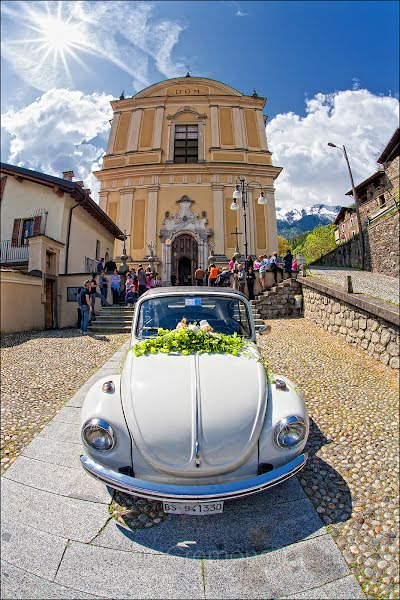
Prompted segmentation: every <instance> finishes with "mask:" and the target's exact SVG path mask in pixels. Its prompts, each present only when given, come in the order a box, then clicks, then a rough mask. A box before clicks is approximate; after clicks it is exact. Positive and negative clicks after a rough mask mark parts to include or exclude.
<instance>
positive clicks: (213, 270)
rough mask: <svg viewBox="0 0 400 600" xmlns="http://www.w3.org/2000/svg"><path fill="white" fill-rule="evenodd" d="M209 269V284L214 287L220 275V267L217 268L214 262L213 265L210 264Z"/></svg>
mask: <svg viewBox="0 0 400 600" xmlns="http://www.w3.org/2000/svg"><path fill="white" fill-rule="evenodd" d="M209 271H210V275H209V276H208V285H211V286H212V287H213V286H214V285H215V282H216V279H217V277H218V275H219V269H217V267H216V266H215V265H214V263H213V264H212V265H210V269H209Z"/></svg>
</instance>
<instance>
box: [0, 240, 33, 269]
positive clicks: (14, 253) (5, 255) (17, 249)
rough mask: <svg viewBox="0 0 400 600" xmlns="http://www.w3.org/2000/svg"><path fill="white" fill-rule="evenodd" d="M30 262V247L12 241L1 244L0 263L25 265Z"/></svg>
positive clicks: (4, 241)
mask: <svg viewBox="0 0 400 600" xmlns="http://www.w3.org/2000/svg"><path fill="white" fill-rule="evenodd" d="M27 261H28V245H27V244H13V243H12V240H3V241H1V242H0V263H1V264H8V263H10V264H11V263H18V262H19V263H24V262H27Z"/></svg>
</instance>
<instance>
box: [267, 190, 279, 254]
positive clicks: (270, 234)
mask: <svg viewBox="0 0 400 600" xmlns="http://www.w3.org/2000/svg"><path fill="white" fill-rule="evenodd" d="M265 196H266V198H267V204H266V205H265V220H266V223H265V225H266V228H267V252H268V254H272V252H278V228H277V224H276V209H275V194H274V192H267V193H266V194H265Z"/></svg>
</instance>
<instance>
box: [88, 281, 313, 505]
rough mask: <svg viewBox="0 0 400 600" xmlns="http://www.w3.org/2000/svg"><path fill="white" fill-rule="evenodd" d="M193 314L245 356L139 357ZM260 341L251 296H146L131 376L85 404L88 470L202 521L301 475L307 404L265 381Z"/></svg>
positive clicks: (228, 292)
mask: <svg viewBox="0 0 400 600" xmlns="http://www.w3.org/2000/svg"><path fill="white" fill-rule="evenodd" d="M183 317H185V319H184V321H185V326H186V323H187V324H188V325H189V326H190V324H193V323H197V324H198V323H204V322H207V326H209V327H208V329H209V330H210V331H214V332H216V333H222V334H228V335H229V334H235V336H234V337H235V339H236V338H237V336H240V337H241V338H242V339H243V340H244V342H245V350H246V351H241V352H239V354H238V355H233V354H215V353H207V352H205V353H189V354H187V353H184V354H182V353H174V352H172V353H163V352H156V353H154V354H148V355H147V354H146V355H139V356H137V355H136V354H135V352H134V349H135V345H136V344H140V343H141V342H143V340H149V339H152V338H154V337H156V336H157V333H158V330H159V328H162V329H164V330H174V329H175V328H176V327H177V325H178V324H179V323H180V322H181V321H182V318H183ZM178 328H179V325H178ZM268 329H270V328H268V327H266V326H265V327H264V328H262V329H261V331H260V333H261V334H263V333H266V332H267V330H268ZM255 342H256V332H255V327H254V321H253V317H252V313H251V308H250V304H249V302H248V300H247V299H246V297H245V296H244V295H243V294H242V293H241V292H238V291H235V290H232V289H230V288H212V287H197V288H191V287H182V288H180V287H170V288H158V289H154V290H151V291H148V292H146V293H145V294H143V295H142V296H141V297H140V298H139V300H138V302H137V306H136V310H135V315H134V318H133V326H132V337H131V344H132V348H131V349H130V350H129V351H128V354H127V357H126V359H125V361H124V365H123V369H122V373H121V375H113V376H111V377H110V376H108V377H105V378H103V379H100V380H99V381H98V382H97V383H95V384H94V386H93V387H92V388H91V389H90V391H89V392H88V394H87V396H86V398H85V401H84V404H83V408H82V440H83V445H84V449H85V451H86V454H84V455H82V456H81V463H82V465H83V467H84V468H85V469H86V471H88V473H90V474H91V475H93V476H94V477H96V478H97V479H99V480H101V481H103V482H104V483H105V484H107V485H108V486H110V487H111V488H114V489H116V490H120V491H122V492H125V493H127V494H132V495H135V496H142V497H144V498H151V499H157V500H161V501H163V503H164V510H165V511H166V512H174V513H182V512H190V513H191V514H193V513H194V514H205V513H214V512H221V511H222V510H223V502H224V500H230V499H234V498H239V497H241V496H246V495H248V494H253V493H255V492H260V491H261V490H264V489H266V488H269V487H272V486H274V485H276V484H279V483H281V482H283V481H285V480H286V479H288V478H289V477H291V476H292V475H294V474H295V473H297V472H298V471H299V470H300V469H301V468H302V467H303V466H304V464H305V462H306V459H307V455H306V454H305V453H303V449H304V446H305V444H306V440H307V436H308V428H309V426H308V416H307V412H306V408H305V405H304V401H303V398H302V397H301V395H300V394H299V393H298V391H297V389H296V387H295V386H294V385H293V383H291V381H289V380H288V379H287V378H285V377H281V376H279V377H276V376H272V377H271V376H267V375H266V371H265V368H264V366H263V364H262V362H260V360H258V359H259V358H260V355H259V353H258V351H257V348H256V346H255Z"/></svg>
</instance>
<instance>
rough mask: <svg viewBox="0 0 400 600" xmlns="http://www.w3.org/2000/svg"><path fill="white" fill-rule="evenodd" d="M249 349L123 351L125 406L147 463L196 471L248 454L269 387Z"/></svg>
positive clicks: (230, 466) (206, 472)
mask: <svg viewBox="0 0 400 600" xmlns="http://www.w3.org/2000/svg"><path fill="white" fill-rule="evenodd" d="M250 353H252V357H249V352H246V353H245V354H246V356H243V355H241V356H232V355H220V354H202V355H189V356H182V355H167V354H156V355H149V356H140V357H136V356H134V355H133V353H132V352H129V355H128V358H127V360H126V363H125V366H124V371H123V374H122V378H121V395H122V404H123V410H124V413H125V418H126V421H127V424H128V427H129V430H130V433H131V435H132V438H133V440H134V442H135V444H136V446H137V448H138V449H139V451H140V452H141V454H142V455H143V456H144V458H145V459H146V461H147V462H148V463H149V464H150V465H151V466H152V467H154V468H155V469H157V470H159V471H162V472H167V473H172V474H176V475H181V476H186V475H189V474H191V475H194V474H195V475H196V477H201V476H210V475H211V474H215V475H217V474H219V473H225V472H228V471H231V470H234V469H236V468H238V467H239V466H240V465H241V464H243V463H244V462H245V461H246V460H247V459H248V457H249V456H250V455H251V453H252V451H253V450H254V447H255V445H256V444H257V441H258V438H259V435H260V432H261V428H262V425H263V421H264V416H265V411H266V404H267V389H268V388H267V385H266V377H265V372H264V369H263V367H262V365H261V364H260V363H259V362H258V361H257V358H258V355H257V354H256V351H255V349H254V348H252V349H250ZM196 462H197V465H196ZM133 467H134V465H133Z"/></svg>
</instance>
